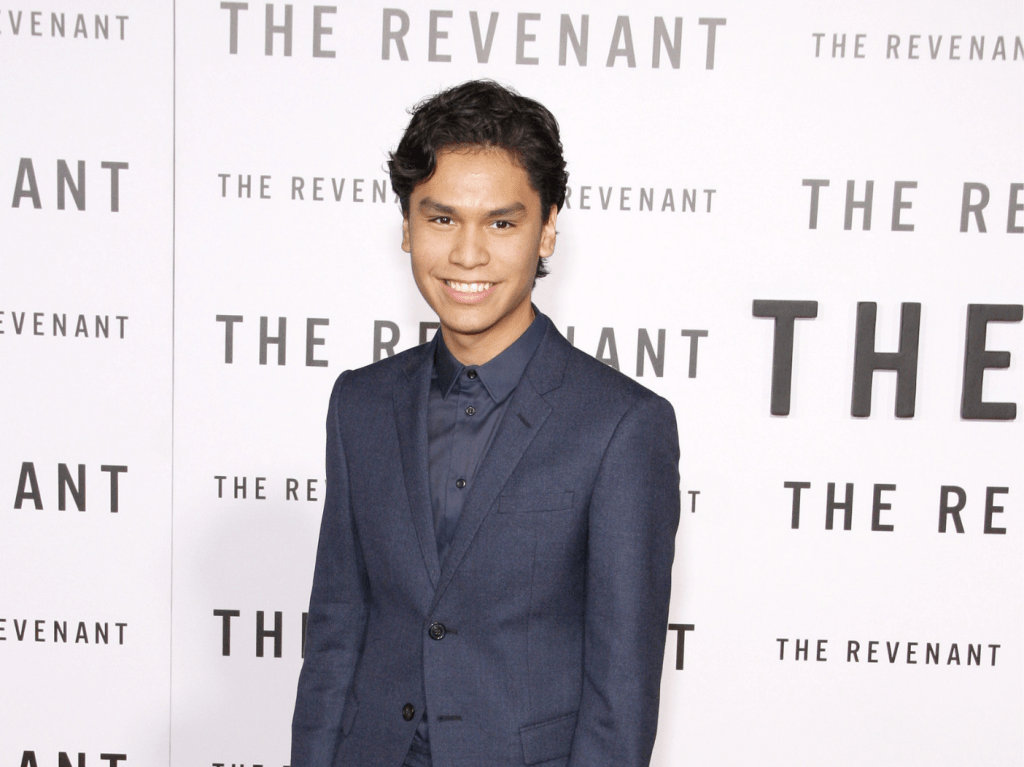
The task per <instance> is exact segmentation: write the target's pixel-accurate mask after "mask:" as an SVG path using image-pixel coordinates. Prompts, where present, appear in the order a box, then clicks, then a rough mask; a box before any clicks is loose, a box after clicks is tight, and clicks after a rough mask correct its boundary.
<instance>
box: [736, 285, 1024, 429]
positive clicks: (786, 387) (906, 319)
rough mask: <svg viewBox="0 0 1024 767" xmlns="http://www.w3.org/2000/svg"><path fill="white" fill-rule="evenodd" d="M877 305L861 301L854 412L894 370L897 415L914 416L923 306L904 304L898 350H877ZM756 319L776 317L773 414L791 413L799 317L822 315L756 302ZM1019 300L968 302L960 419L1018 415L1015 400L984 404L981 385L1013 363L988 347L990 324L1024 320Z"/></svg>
mask: <svg viewBox="0 0 1024 767" xmlns="http://www.w3.org/2000/svg"><path fill="white" fill-rule="evenodd" d="M877 311H878V305H877V304H876V303H874V302H872V301H861V302H859V303H858V304H857V329H856V335H855V338H854V344H853V345H854V354H853V387H852V388H853V396H852V400H851V405H850V415H852V416H854V417H856V418H867V417H869V416H870V415H871V388H872V382H873V379H874V374H875V371H878V370H892V371H895V372H896V417H897V418H913V417H914V409H915V405H916V401H917V362H918V346H919V342H920V335H921V304H919V303H904V304H902V307H901V312H900V314H901V317H900V342H899V349H898V351H895V352H880V351H877V350H876V349H875V317H876V314H877ZM753 314H754V316H755V317H761V318H766V319H773V320H774V321H775V332H774V339H773V346H772V393H771V414H772V415H778V416H787V415H789V410H790V394H791V390H792V381H793V343H794V341H793V339H794V330H795V326H796V320H798V319H803V320H810V319H814V318H815V317H817V316H818V302H817V301H766V300H757V299H755V300H754V304H753ZM1022 317H1024V305H1021V304H969V305H968V307H967V340H966V343H965V345H964V346H965V348H964V365H963V387H962V396H961V400H960V417H961V418H963V419H965V420H989V421H1012V420H1014V419H1015V418H1016V417H1017V404H1016V403H1015V402H985V401H983V400H982V388H983V383H984V376H985V371H986V370H1000V369H1005V368H1008V367H1010V352H1007V351H992V350H990V349H986V348H985V340H986V336H987V333H988V324H989V323H990V322H1020V321H1021V318H1022Z"/></svg>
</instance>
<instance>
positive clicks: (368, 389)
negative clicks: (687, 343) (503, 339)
mask: <svg viewBox="0 0 1024 767" xmlns="http://www.w3.org/2000/svg"><path fill="white" fill-rule="evenodd" d="M432 361H433V344H432V343H430V344H425V345H422V346H419V347H416V348H414V349H411V350H409V351H406V352H403V353H401V354H398V355H395V356H394V357H390V358H388V359H385V360H382V361H380V362H378V363H375V364H373V365H370V366H368V367H365V368H362V369H359V370H354V371H348V372H346V373H343V374H342V375H341V376H340V377H339V378H338V381H337V383H336V384H335V386H334V391H333V393H332V395H331V404H330V410H329V413H328V417H327V494H326V501H325V506H324V512H323V521H322V524H321V530H320V543H319V548H318V551H317V559H316V568H315V574H314V578H313V590H312V596H311V598H310V606H309V619H308V626H307V634H306V648H305V651H306V652H305V661H304V663H303V666H302V672H301V675H300V678H299V687H298V699H297V701H296V706H295V715H294V719H293V723H292V762H291V767H371V766H376V765H380V767H399V766H400V765H401V764H402V761H403V758H404V757H405V754H406V752H407V751H408V749H409V745H410V743H411V741H412V737H413V732H414V731H415V729H416V725H417V723H418V721H419V719H420V715H421V713H422V711H423V710H424V707H425V709H426V711H427V712H428V713H429V732H430V747H431V752H432V758H433V764H434V765H435V767H506V766H507V767H511V766H512V765H517V766H521V765H537V764H543V765H545V766H546V767H562V765H566V766H572V767H613V766H614V767H632V766H634V765H646V764H648V762H649V760H650V755H651V750H652V748H653V745H654V736H655V731H656V727H657V716H658V695H659V686H660V680H661V669H662V662H663V657H664V645H665V639H666V634H667V617H668V605H669V591H670V584H671V569H672V558H673V553H674V548H675V534H676V527H677V525H678V522H679V473H678V462H679V443H678V437H677V435H676V424H675V415H674V413H673V410H672V406H671V405H670V404H669V403H668V402H667V401H666V400H664V399H662V398H661V397H658V396H657V395H655V394H653V393H652V392H650V391H648V390H647V389H645V388H644V387H642V386H640V385H639V384H637V383H635V382H633V381H631V380H630V379H628V378H627V377H626V376H624V375H621V374H620V373H618V372H616V371H614V370H612V369H611V368H609V367H607V366H606V365H604V364H603V363H600V362H598V361H596V360H595V359H593V358H592V357H590V356H589V355H587V354H585V353H583V352H580V351H578V350H576V349H574V348H573V347H572V346H571V345H570V344H569V343H568V342H567V341H566V340H565V339H564V338H562V336H561V335H560V334H559V333H558V331H557V330H555V328H554V326H550V327H549V328H548V331H547V333H546V334H545V337H544V339H543V341H542V342H541V345H540V347H539V348H538V350H537V353H536V354H535V355H534V357H533V359H532V360H531V361H530V363H529V365H528V366H527V368H526V371H525V373H524V374H523V378H522V380H521V381H520V383H519V386H518V387H517V389H516V390H515V392H514V393H513V395H512V400H511V402H510V403H509V407H508V410H507V411H506V413H505V415H504V417H503V420H502V422H501V423H500V424H499V426H498V432H497V434H496V436H495V438H494V442H493V443H492V445H491V447H490V450H489V451H488V453H487V455H486V456H484V459H483V461H482V462H481V464H480V467H479V469H478V471H477V474H476V478H475V482H474V484H473V486H472V487H471V488H470V490H469V495H468V496H467V498H466V503H465V507H464V509H463V512H462V515H461V517H460V519H459V522H458V525H457V527H456V530H455V535H454V539H453V540H452V543H451V546H450V548H449V551H448V554H447V557H446V559H445V561H444V562H443V563H441V562H439V561H438V555H437V542H436V538H435V534H434V524H433V513H432V509H431V503H430V492H429V486H428V468H427V399H428V393H429V387H430V385H431V369H432V364H433V362H432ZM435 624H440V625H441V626H443V627H444V630H443V636H441V637H440V638H437V637H438V635H439V634H441V633H442V631H441V630H440V629H439V628H437V626H436V625H435ZM432 626H434V630H433V631H431V627H432Z"/></svg>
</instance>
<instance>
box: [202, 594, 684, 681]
mask: <svg viewBox="0 0 1024 767" xmlns="http://www.w3.org/2000/svg"><path fill="white" fill-rule="evenodd" d="M241 615H242V611H241V610H226V609H216V610H214V611H213V617H214V618H220V621H221V624H220V625H221V629H220V636H221V649H220V654H221V656H223V657H229V656H230V655H231V638H232V636H231V628H232V623H231V621H232V619H233V618H240V617H241ZM308 617H309V614H308V613H306V612H303V613H302V620H301V627H300V639H299V653H300V656H301V657H303V658H305V657H306V623H307V621H308ZM273 621H274V627H273V628H269V627H268V626H269V621H268V620H267V618H266V613H265V612H264V611H263V610H257V611H256V624H255V628H256V657H257V658H263V657H266V652H267V650H268V649H270V648H269V647H267V644H268V641H267V640H270V641H272V642H273V653H274V657H275V658H280V657H282V649H283V641H284V640H283V637H284V614H283V613H282V612H280V611H276V612H274V617H273ZM668 630H669V631H670V632H673V631H674V632H676V641H675V667H676V670H677V671H682V670H683V665H684V664H683V661H684V656H685V652H686V634H687V633H688V632H691V631H693V630H694V625H693V624H692V623H670V624H669V627H668ZM236 649H237V648H236Z"/></svg>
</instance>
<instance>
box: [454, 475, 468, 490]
mask: <svg viewBox="0 0 1024 767" xmlns="http://www.w3.org/2000/svg"><path fill="white" fill-rule="evenodd" d="M465 486H466V480H464V479H462V478H461V477H460V478H459V479H457V480H455V487H457V488H459V490H461V489H462V488H464V487H465Z"/></svg>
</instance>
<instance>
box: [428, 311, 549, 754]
mask: <svg viewBox="0 0 1024 767" xmlns="http://www.w3.org/2000/svg"><path fill="white" fill-rule="evenodd" d="M534 313H535V314H536V316H535V317H534V319H533V322H532V323H531V324H530V327H528V328H527V329H526V331H525V332H524V333H523V334H522V335H521V336H519V338H517V339H516V340H515V341H514V342H513V343H512V345H511V346H509V347H508V348H507V349H505V351H503V352H502V353H501V354H499V355H498V356H497V357H495V358H494V359H492V360H489V361H488V362H486V363H484V364H483V365H468V366H467V365H463V364H462V363H461V362H459V361H458V360H457V359H455V357H453V356H452V353H451V352H450V351H448V347H447V346H445V344H444V338H443V337H442V335H441V331H440V330H438V331H437V336H436V346H435V349H434V372H433V375H432V378H431V385H430V398H429V400H428V403H427V452H428V461H429V465H430V501H431V504H432V506H433V509H434V532H435V533H436V535H437V556H438V559H439V560H440V561H441V564H442V565H443V564H444V558H445V555H446V554H447V553H448V546H449V544H451V542H452V538H453V537H454V535H455V525H456V523H457V522H458V521H459V516H460V515H461V514H462V506H463V504H464V503H465V500H466V495H467V494H468V493H469V489H470V488H471V487H472V486H473V479H474V477H475V475H476V470H477V467H478V466H479V465H480V461H481V460H482V459H483V457H484V455H485V454H486V453H487V448H489V447H490V445H491V442H493V441H494V435H495V434H496V433H497V431H498V424H499V423H500V422H501V417H502V416H503V415H504V414H505V411H506V410H507V409H508V403H509V402H510V401H511V400H512V393H513V392H514V391H515V390H516V387H517V386H518V385H519V381H520V379H522V377H523V372H524V371H525V370H526V366H527V365H528V364H529V362H530V360H531V359H533V355H534V353H535V352H536V351H537V347H539V346H540V342H541V339H542V338H544V333H545V332H546V331H547V328H548V325H550V324H551V320H549V319H548V318H547V317H545V316H544V315H543V314H541V313H540V312H538V311H537V309H536V307H534ZM416 736H417V737H416V738H415V739H414V740H413V745H412V750H413V752H414V753H419V754H425V753H429V749H430V746H429V734H428V727H427V712H424V715H423V719H421V720H420V724H419V726H418V727H417V729H416Z"/></svg>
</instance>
